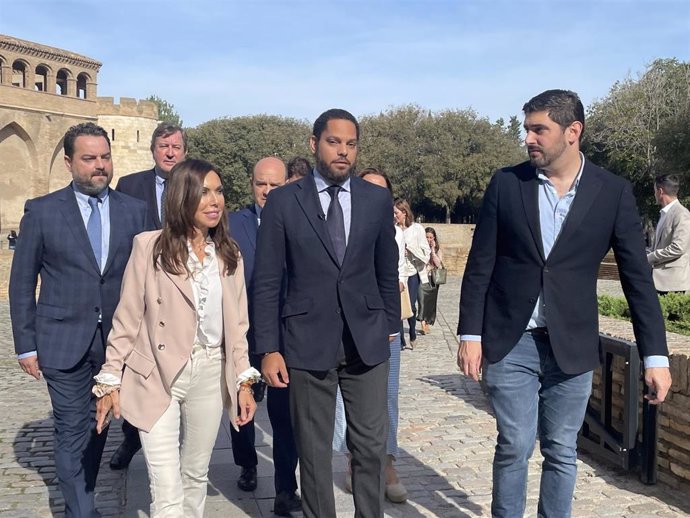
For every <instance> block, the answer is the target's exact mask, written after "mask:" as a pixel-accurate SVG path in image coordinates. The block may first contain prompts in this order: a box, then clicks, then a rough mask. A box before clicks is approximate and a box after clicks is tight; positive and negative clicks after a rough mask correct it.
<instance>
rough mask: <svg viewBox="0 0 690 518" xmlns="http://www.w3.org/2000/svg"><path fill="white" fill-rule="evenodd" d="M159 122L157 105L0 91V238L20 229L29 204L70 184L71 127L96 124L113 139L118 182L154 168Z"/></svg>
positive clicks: (9, 89) (10, 88)
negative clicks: (67, 150) (67, 139)
mask: <svg viewBox="0 0 690 518" xmlns="http://www.w3.org/2000/svg"><path fill="white" fill-rule="evenodd" d="M157 117H158V114H157V108H156V105H155V104H154V103H152V102H149V101H135V100H134V99H127V98H124V99H121V100H120V103H119V104H118V103H115V102H114V101H113V99H112V98H99V99H98V100H97V101H96V100H93V101H89V100H85V99H76V98H71V97H65V96H60V95H55V94H49V93H46V92H36V91H30V90H26V89H20V88H16V87H13V86H5V85H0V236H6V235H7V233H8V232H9V231H10V230H12V229H14V230H17V229H18V228H19V221H20V219H21V216H22V212H23V208H24V202H25V201H26V200H27V199H30V198H35V197H36V196H41V195H43V194H47V193H49V192H53V191H55V190H57V189H61V188H62V187H65V186H66V185H67V184H69V182H70V181H71V175H70V173H69V171H68V170H67V168H66V166H65V163H64V152H63V148H62V143H63V137H64V135H65V132H66V131H67V130H68V129H69V128H70V126H73V125H75V124H80V123H82V122H94V123H97V124H99V125H101V126H102V127H103V128H104V129H105V130H106V131H108V134H109V136H110V137H111V140H112V137H113V135H114V137H115V139H114V140H113V141H112V152H113V164H114V169H115V179H116V180H117V178H118V177H120V176H122V175H125V174H128V173H132V172H135V171H141V170H143V169H148V168H150V167H152V165H153V161H152V159H151V151H150V143H151V134H152V133H153V130H154V129H155V128H156V125H157V124H158V120H157ZM115 185H116V182H114V183H113V186H115Z"/></svg>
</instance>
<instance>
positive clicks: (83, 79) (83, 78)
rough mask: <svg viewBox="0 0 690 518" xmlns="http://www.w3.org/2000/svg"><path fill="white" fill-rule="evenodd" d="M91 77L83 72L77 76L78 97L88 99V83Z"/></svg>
mask: <svg viewBox="0 0 690 518" xmlns="http://www.w3.org/2000/svg"><path fill="white" fill-rule="evenodd" d="M89 79H90V78H89V76H88V75H86V74H85V73H83V72H82V73H81V74H79V75H78V76H77V97H79V98H80V99H86V83H88V82H89Z"/></svg>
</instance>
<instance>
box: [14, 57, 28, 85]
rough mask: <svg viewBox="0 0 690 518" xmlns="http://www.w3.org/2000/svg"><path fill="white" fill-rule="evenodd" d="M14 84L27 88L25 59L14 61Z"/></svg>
mask: <svg viewBox="0 0 690 518" xmlns="http://www.w3.org/2000/svg"><path fill="white" fill-rule="evenodd" d="M12 86H18V87H19V88H26V63H24V62H23V61H19V60H17V61H15V62H14V63H12Z"/></svg>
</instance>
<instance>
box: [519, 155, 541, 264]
mask: <svg viewBox="0 0 690 518" xmlns="http://www.w3.org/2000/svg"><path fill="white" fill-rule="evenodd" d="M520 193H521V195H522V206H523V208H524V209H525V217H526V219H527V226H528V227H529V230H530V232H531V233H532V238H533V239H534V244H535V245H536V247H537V250H539V255H540V256H541V258H542V260H546V258H545V257H544V243H543V242H542V239H541V225H540V224H539V181H538V180H537V175H536V171H535V170H534V169H533V168H531V167H530V168H528V169H527V171H525V175H524V176H523V178H521V181H520Z"/></svg>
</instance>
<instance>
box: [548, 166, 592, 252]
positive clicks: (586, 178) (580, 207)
mask: <svg viewBox="0 0 690 518" xmlns="http://www.w3.org/2000/svg"><path fill="white" fill-rule="evenodd" d="M600 189H601V179H600V178H599V177H598V176H597V173H596V170H594V169H593V168H591V167H590V163H589V162H587V161H586V162H585V168H584V170H583V171H582V176H581V177H580V183H579V184H578V186H577V193H576V194H575V199H574V200H573V203H572V205H571V206H570V211H569V212H568V217H567V218H566V219H565V222H564V223H563V228H561V232H560V233H559V235H558V238H557V239H556V242H555V243H554V245H553V248H552V249H551V253H552V254H553V251H554V250H555V249H556V247H557V246H558V245H559V243H562V242H566V243H567V242H568V232H572V231H574V230H575V229H576V228H578V227H579V226H580V224H581V223H582V220H583V219H584V218H585V216H587V214H588V213H589V209H590V207H591V206H592V203H594V199H595V198H596V196H597V194H598V193H599V190H600Z"/></svg>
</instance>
